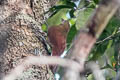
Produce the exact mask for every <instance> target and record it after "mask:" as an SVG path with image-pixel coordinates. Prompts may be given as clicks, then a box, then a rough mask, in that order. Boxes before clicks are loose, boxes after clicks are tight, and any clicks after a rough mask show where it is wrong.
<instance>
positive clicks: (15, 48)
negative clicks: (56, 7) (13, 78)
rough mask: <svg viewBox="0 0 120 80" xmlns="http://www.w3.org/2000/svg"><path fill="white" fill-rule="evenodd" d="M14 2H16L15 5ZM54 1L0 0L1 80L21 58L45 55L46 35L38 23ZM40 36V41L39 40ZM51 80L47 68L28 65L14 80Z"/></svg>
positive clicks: (46, 15)
mask: <svg viewBox="0 0 120 80" xmlns="http://www.w3.org/2000/svg"><path fill="white" fill-rule="evenodd" d="M14 1H15V2H14ZM56 1H57V0H54V1H53V0H13V3H14V4H12V0H0V80H1V79H2V77H4V75H5V74H7V73H9V72H10V70H11V69H13V68H14V67H16V65H18V64H19V63H20V62H22V60H23V58H24V57H26V56H29V55H36V56H40V55H47V54H46V53H47V52H46V50H45V47H44V45H43V43H42V42H43V41H42V40H43V38H45V37H46V34H45V33H44V32H43V31H42V30H41V24H42V23H44V21H45V19H46V18H47V17H48V15H49V14H44V13H45V12H46V11H48V9H49V8H50V7H51V6H52V5H53V4H55V2H56ZM38 37H39V39H38ZM49 79H52V80H53V74H52V72H51V70H50V69H49V66H46V65H42V66H30V67H29V68H28V69H26V70H25V71H24V74H23V75H22V76H21V77H19V78H18V79H17V80H49Z"/></svg>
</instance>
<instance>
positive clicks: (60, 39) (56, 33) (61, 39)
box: [48, 21, 70, 56]
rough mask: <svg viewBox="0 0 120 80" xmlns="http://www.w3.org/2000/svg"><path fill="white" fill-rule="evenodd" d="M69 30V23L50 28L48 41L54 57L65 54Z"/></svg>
mask: <svg viewBox="0 0 120 80" xmlns="http://www.w3.org/2000/svg"><path fill="white" fill-rule="evenodd" d="M69 29H70V25H69V22H68V21H64V22H63V23H61V24H59V25H53V26H51V27H49V28H48V40H49V42H50V44H51V47H52V51H51V53H52V56H60V55H62V53H63V52H64V50H65V48H66V38H67V34H68V32H69Z"/></svg>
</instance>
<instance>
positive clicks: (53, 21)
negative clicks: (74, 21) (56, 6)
mask: <svg viewBox="0 0 120 80" xmlns="http://www.w3.org/2000/svg"><path fill="white" fill-rule="evenodd" d="M68 11H69V9H61V10H59V11H58V12H57V13H56V14H55V15H53V16H52V17H51V18H49V19H48V20H47V24H48V27H50V26H53V25H59V24H60V23H61V21H62V19H65V20H66V19H67V17H66V14H67V12H68Z"/></svg>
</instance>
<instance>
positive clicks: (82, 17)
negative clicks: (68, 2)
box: [76, 8, 94, 30]
mask: <svg viewBox="0 0 120 80" xmlns="http://www.w3.org/2000/svg"><path fill="white" fill-rule="evenodd" d="M93 10H94V9H92V8H87V9H85V10H83V11H79V13H78V16H77V21H76V28H77V30H79V29H80V28H81V27H84V25H85V23H86V21H87V20H88V18H89V17H90V15H91V13H92V12H93Z"/></svg>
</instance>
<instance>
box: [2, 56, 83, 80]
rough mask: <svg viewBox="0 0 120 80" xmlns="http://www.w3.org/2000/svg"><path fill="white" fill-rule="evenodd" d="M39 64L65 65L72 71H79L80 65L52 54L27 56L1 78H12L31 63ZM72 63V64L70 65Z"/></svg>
mask: <svg viewBox="0 0 120 80" xmlns="http://www.w3.org/2000/svg"><path fill="white" fill-rule="evenodd" d="M41 64H47V65H48V64H50V65H60V66H63V67H66V68H68V69H70V70H73V71H81V70H82V68H81V65H80V64H78V63H77V62H75V61H72V60H69V59H63V58H60V57H52V56H40V57H38V56H29V57H26V58H25V60H24V61H23V62H22V63H21V64H20V65H18V66H17V67H16V68H15V69H13V70H12V71H11V72H10V74H9V75H7V76H6V77H5V78H4V79H3V80H14V79H16V78H17V77H18V76H20V74H21V73H22V72H23V71H24V70H25V68H27V67H29V66H31V65H38V66H39V65H41ZM71 64H72V65H71Z"/></svg>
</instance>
